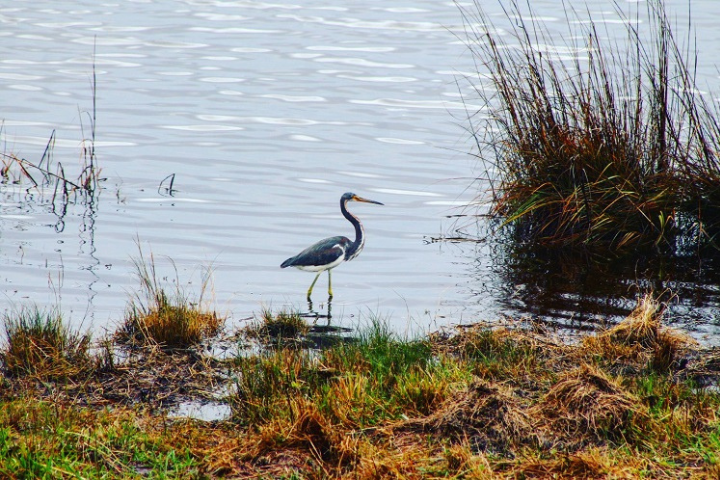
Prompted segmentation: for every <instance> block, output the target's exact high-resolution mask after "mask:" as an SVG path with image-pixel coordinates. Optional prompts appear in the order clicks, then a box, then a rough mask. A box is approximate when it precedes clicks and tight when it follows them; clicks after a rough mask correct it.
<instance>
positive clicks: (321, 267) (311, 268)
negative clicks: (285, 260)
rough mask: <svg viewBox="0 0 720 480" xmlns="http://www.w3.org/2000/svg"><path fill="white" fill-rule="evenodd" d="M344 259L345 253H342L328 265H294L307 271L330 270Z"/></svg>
mask: <svg viewBox="0 0 720 480" xmlns="http://www.w3.org/2000/svg"><path fill="white" fill-rule="evenodd" d="M344 260H345V255H340V256H339V257H338V258H337V260H335V261H334V262H332V263H328V264H327V265H294V267H295V268H297V269H299V270H304V271H306V272H323V271H325V270H330V269H331V268H335V267H337V266H338V265H340V264H341V263H342V262H343V261H344Z"/></svg>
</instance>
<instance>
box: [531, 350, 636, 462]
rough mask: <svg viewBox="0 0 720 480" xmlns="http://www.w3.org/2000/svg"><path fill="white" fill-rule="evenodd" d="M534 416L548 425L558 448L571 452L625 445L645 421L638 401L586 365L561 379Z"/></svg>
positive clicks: (536, 408) (604, 374) (603, 374)
mask: <svg viewBox="0 0 720 480" xmlns="http://www.w3.org/2000/svg"><path fill="white" fill-rule="evenodd" d="M533 412H535V413H537V414H540V416H541V417H542V418H544V419H545V420H546V421H548V422H549V426H550V428H551V430H552V431H553V432H554V433H555V438H557V439H558V440H559V441H560V444H559V447H560V448H561V449H563V450H565V449H569V450H571V451H575V450H577V449H578V448H579V447H582V446H584V445H587V444H591V443H596V442H600V443H603V442H605V441H607V440H612V441H615V442H626V441H627V440H628V439H629V437H631V436H632V434H633V432H634V430H635V429H636V428H635V427H636V426H637V425H638V424H639V423H642V422H644V421H646V420H647V419H648V414H647V411H646V408H645V407H644V406H643V405H642V403H641V402H640V400H639V399H638V398H637V397H635V396H634V395H632V394H631V393H629V392H628V391H627V389H626V388H625V387H623V386H622V385H621V384H620V382H618V381H617V380H614V379H612V378H610V377H609V376H608V375H607V374H606V373H605V372H603V371H602V370H600V369H598V368H597V367H595V366H593V365H589V364H584V365H581V366H580V367H579V368H577V369H576V370H573V371H570V372H567V373H565V374H564V375H562V377H561V378H560V379H559V380H558V382H557V383H555V385H553V386H552V387H551V388H550V390H549V391H548V392H547V394H545V395H544V396H543V398H542V400H541V401H540V403H539V404H538V405H537V406H536V407H534V408H533ZM535 417H537V415H535Z"/></svg>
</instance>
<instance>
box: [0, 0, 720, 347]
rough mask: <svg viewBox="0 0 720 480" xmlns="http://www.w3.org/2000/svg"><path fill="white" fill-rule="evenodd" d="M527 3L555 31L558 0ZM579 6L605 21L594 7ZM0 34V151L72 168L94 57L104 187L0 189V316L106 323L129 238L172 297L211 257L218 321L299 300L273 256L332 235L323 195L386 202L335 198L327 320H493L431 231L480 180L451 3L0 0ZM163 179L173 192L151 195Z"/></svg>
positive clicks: (498, 286)
mask: <svg viewBox="0 0 720 480" xmlns="http://www.w3.org/2000/svg"><path fill="white" fill-rule="evenodd" d="M633 3H634V2H633ZM533 5H534V8H536V12H537V13H538V14H539V15H540V16H541V17H542V19H543V20H544V21H546V22H547V23H548V24H549V25H550V26H551V28H554V27H553V26H554V25H557V26H558V29H559V30H562V29H561V28H560V27H561V26H562V25H563V24H564V22H565V21H566V18H565V17H564V16H563V15H558V11H557V2H550V1H545V2H533ZM629 5H632V3H629ZM693 5H694V7H693V8H695V9H699V10H700V11H703V9H705V11H707V12H708V13H710V14H711V15H709V16H708V15H697V12H696V17H697V18H699V21H698V22H697V23H696V25H695V26H696V27H697V28H698V29H699V30H701V31H702V32H703V34H702V35H700V38H701V40H702V41H701V45H700V47H701V49H704V50H703V58H709V59H712V58H713V57H712V51H708V50H712V49H713V48H715V49H716V48H717V47H716V46H715V47H714V46H713V45H716V43H713V42H712V41H711V39H709V38H708V35H709V36H712V40H717V34H716V29H715V27H714V25H717V20H720V18H718V15H717V14H716V13H715V11H716V9H715V8H714V7H713V6H712V5H714V4H712V3H710V2H707V1H706V2H693ZM488 8H489V9H491V10H492V9H493V8H494V9H495V10H499V7H498V6H497V5H495V6H494V7H493V6H492V5H488ZM583 8H584V7H583ZM588 10H589V11H590V13H591V14H592V15H593V18H598V17H597V16H598V15H600V16H602V18H605V19H606V20H607V22H608V23H613V22H617V21H618V16H617V14H616V13H615V11H614V9H613V7H612V4H611V3H610V2H605V1H599V0H598V1H595V2H592V3H591V4H590V5H589V7H588ZM685 13H686V12H681V13H680V15H682V14H685ZM713 16H714V19H713ZM0 25H1V26H2V28H1V29H0V45H2V51H3V55H2V56H1V57H0V92H2V93H0V95H2V105H3V107H4V108H3V112H2V118H3V119H4V125H3V132H2V133H3V135H2V140H3V141H4V151H5V152H8V153H14V154H16V155H18V156H21V157H24V158H26V159H28V160H30V161H33V162H37V161H39V159H40V158H41V157H42V154H43V151H44V149H45V145H46V143H47V141H48V138H49V137H50V135H51V132H52V131H53V130H54V129H56V130H57V132H56V142H55V146H54V150H53V152H54V153H53V162H54V164H53V165H56V164H57V163H58V162H59V163H62V165H63V167H64V168H65V170H66V172H74V171H76V170H77V169H78V168H79V167H78V165H79V161H78V159H79V157H80V153H81V142H82V139H83V138H87V134H88V122H89V116H88V112H89V111H90V110H91V107H92V86H91V84H92V82H91V78H92V71H93V64H95V68H96V71H97V129H96V133H97V141H96V144H95V146H96V152H97V155H98V161H99V165H100V166H101V168H102V177H104V178H106V179H107V180H106V181H105V182H104V183H103V187H104V189H103V191H102V192H101V194H100V196H99V198H98V199H97V201H96V203H94V204H92V205H90V206H82V205H75V206H74V207H73V206H71V208H70V209H69V210H68V212H67V215H66V216H65V217H64V218H62V220H60V219H59V218H58V215H56V214H54V213H52V212H50V211H49V203H50V202H51V197H52V193H53V192H51V191H45V192H43V191H38V190H37V189H34V190H30V191H26V190H25V189H24V188H19V187H18V186H13V185H5V186H4V187H3V190H2V197H1V198H0V200H1V201H2V203H0V265H2V277H1V278H2V292H3V296H2V302H3V303H4V304H5V306H7V307H12V306H17V305H20V304H22V303H23V302H25V301H34V302H36V303H38V304H40V305H55V304H60V306H61V308H62V310H63V311H64V312H66V314H67V316H68V317H70V318H72V320H73V322H76V323H82V324H83V325H86V326H89V327H91V328H93V329H95V330H102V329H103V328H109V329H112V328H114V324H116V323H117V322H118V321H119V320H120V319H121V318H122V314H123V311H124V309H125V306H126V303H127V300H128V297H129V295H130V294H131V293H132V292H133V291H135V290H137V287H138V282H137V279H136V278H135V277H134V276H133V272H134V269H133V265H132V261H131V259H132V257H136V256H137V255H138V249H137V246H136V239H137V238H139V240H140V242H141V243H142V244H143V249H144V250H145V252H146V253H147V252H148V251H149V250H152V252H153V253H154V255H155V261H156V263H157V264H158V267H159V268H160V270H161V271H162V273H163V276H167V278H168V281H173V279H175V278H176V276H177V278H178V279H179V280H178V281H179V283H180V284H181V285H184V286H185V288H186V289H187V291H188V292H198V291H199V289H200V283H201V282H202V270H203V268H206V267H211V268H212V269H213V272H214V273H213V283H212V295H213V296H214V298H215V300H216V304H217V308H218V310H219V311H220V312H225V313H227V314H229V315H230V316H231V318H232V319H234V320H236V321H239V320H241V319H244V318H247V317H248V316H251V315H252V314H253V313H254V312H258V311H259V310H260V309H261V308H263V307H272V308H275V309H278V308H281V307H285V306H290V307H295V308H300V309H303V308H305V303H304V294H305V291H306V290H307V287H308V286H309V283H310V282H311V280H312V278H313V276H312V275H311V274H308V273H304V272H299V271H295V270H292V271H288V270H281V269H280V268H279V264H280V263H281V262H282V261H283V260H284V259H285V258H287V257H289V256H292V255H294V254H296V253H297V252H299V251H300V250H301V249H303V248H305V247H306V246H307V245H309V244H310V243H312V242H314V241H316V240H318V239H320V238H323V237H325V236H330V235H338V234H343V235H347V236H352V228H351V226H350V225H349V224H348V223H347V222H346V221H345V220H344V219H343V218H342V217H341V216H340V213H339V208H338V200H339V198H340V195H341V194H342V193H343V192H345V191H353V192H355V193H357V194H359V195H362V196H366V197H369V198H371V199H374V200H378V201H380V202H383V203H384V204H385V206H382V207H381V206H376V205H366V204H355V205H352V207H353V208H352V209H353V211H354V212H355V213H356V214H357V215H358V216H359V217H360V218H361V219H362V220H363V222H364V225H365V230H366V233H367V242H366V247H365V251H364V252H363V253H362V255H361V256H360V257H359V258H358V259H357V260H355V261H353V262H352V263H350V264H348V265H343V266H341V267H339V268H338V269H336V270H335V271H334V272H335V273H334V274H333V290H334V293H335V298H334V300H333V310H332V313H333V316H334V319H335V320H334V321H336V322H338V323H342V324H348V325H352V324H354V323H355V322H357V321H358V318H359V317H362V316H367V315H368V314H379V315H381V316H384V317H387V318H388V319H389V320H390V322H391V324H392V325H393V326H394V328H395V329H396V330H397V331H399V332H402V333H404V332H407V331H409V330H416V329H420V330H425V329H431V328H436V327H438V326H440V325H445V324H449V323H458V322H463V321H473V320H476V319H477V318H487V319H491V318H493V317H494V316H496V315H497V314H499V313H500V312H503V311H507V309H508V305H507V303H504V302H502V301H499V300H501V298H499V297H500V296H505V295H506V287H507V285H508V284H512V281H508V280H507V279H506V278H502V276H501V275H497V269H496V268H494V267H493V258H494V256H495V253H494V251H493V250H492V248H490V247H489V246H487V245H485V244H452V243H432V242H429V239H430V238H431V237H435V236H440V235H442V234H448V233H452V230H453V228H454V226H455V223H454V222H455V221H456V218H455V215H456V214H458V213H460V211H461V210H460V209H459V208H460V206H462V205H465V204H466V203H467V202H470V201H472V199H473V198H474V197H475V195H476V193H477V188H478V185H477V184H476V183H474V177H475V176H476V175H479V173H480V172H479V171H478V170H479V169H478V166H477V165H476V163H475V162H474V161H473V160H472V157H470V156H468V155H467V154H468V152H470V151H472V148H473V142H472V141H471V138H470V137H469V135H468V133H467V132H466V129H467V127H468V125H467V121H466V118H465V117H466V107H468V105H466V104H465V103H464V102H463V98H462V97H461V95H460V94H459V89H464V90H465V91H466V94H467V93H468V92H469V86H468V85H467V84H466V83H465V82H463V81H459V82H458V79H462V78H463V76H464V75H468V74H470V75H471V74H473V72H475V66H474V65H473V62H472V58H471V57H470V55H469V54H468V52H467V49H466V47H465V46H464V44H463V41H462V39H463V38H464V35H463V27H462V17H461V15H460V13H459V10H458V8H457V6H456V5H455V4H454V3H453V2H442V1H440V2H438V1H431V0H418V1H414V2H410V1H406V0H405V1H398V2H379V1H370V2H368V1H363V2H341V3H340V4H337V5H335V4H328V3H327V2H318V1H307V2H302V4H292V3H264V2H259V1H230V2H225V1H215V0H206V1H173V2H170V1H160V2H151V1H126V2H117V3H107V2H104V3H96V2H89V1H78V2H62V1H61V2H32V3H30V2H16V3H15V4H13V6H9V7H8V6H6V7H0ZM705 33H707V34H708V35H705ZM93 52H95V54H94V55H93ZM712 75H714V74H710V78H714V77H712ZM715 76H716V75H715ZM467 98H473V97H472V96H471V97H467ZM469 108H470V110H477V109H481V108H480V106H479V105H472V104H471V105H469ZM81 125H83V126H84V129H85V131H84V132H83V131H82V130H81ZM171 174H175V180H174V189H176V191H175V192H174V194H173V195H172V196H170V195H168V194H167V192H164V191H163V190H162V189H161V190H159V189H158V187H159V184H160V182H161V181H162V180H163V179H165V178H166V177H167V176H168V175H171ZM70 176H71V175H70ZM480 187H482V186H480ZM170 259H171V260H172V262H171V261H170ZM176 272H177V273H176ZM326 281H327V280H326V276H323V277H321V279H320V280H319V282H318V285H317V286H316V289H315V295H314V298H315V300H316V307H319V308H321V309H322V308H324V307H325V305H323V300H324V292H325V288H326ZM631 297H632V295H629V296H628V298H631Z"/></svg>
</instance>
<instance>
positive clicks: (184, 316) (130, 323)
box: [117, 243, 225, 351]
mask: <svg viewBox="0 0 720 480" xmlns="http://www.w3.org/2000/svg"><path fill="white" fill-rule="evenodd" d="M138 249H139V250H140V256H139V258H138V259H135V260H134V264H135V268H136V272H137V275H138V277H139V279H140V282H141V292H140V293H138V294H136V295H135V297H134V298H133V299H132V300H131V302H130V305H129V307H128V311H127V313H126V316H125V322H124V324H123V326H122V328H121V330H120V331H119V332H118V336H117V338H118V340H119V341H121V342H124V343H130V344H139V345H157V346H160V347H161V348H162V349H164V350H167V351H171V350H182V349H188V348H190V347H193V346H195V345H197V344H199V343H200V342H202V341H203V340H204V339H206V338H209V337H212V336H214V335H217V334H218V333H219V332H220V331H221V329H222V328H223V326H224V323H225V319H224V318H222V317H220V316H218V315H217V313H216V312H214V311H211V310H208V309H205V308H204V307H203V294H204V292H205V289H206V287H207V286H208V283H209V276H207V277H206V278H205V279H204V281H203V285H202V289H201V293H200V299H199V300H198V301H197V302H192V301H190V299H189V298H188V296H187V295H186V294H184V292H183V291H182V289H181V288H180V286H179V282H176V286H175V289H176V291H175V294H174V296H173V297H170V296H169V295H168V293H167V292H166V291H165V289H164V288H163V286H162V285H161V284H160V281H159V280H158V273H157V270H156V266H155V260H154V257H153V255H152V253H151V254H150V258H149V259H148V260H146V259H145V258H144V257H143V254H142V249H141V248H140V244H139V243H138Z"/></svg>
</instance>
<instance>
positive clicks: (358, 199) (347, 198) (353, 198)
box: [340, 192, 384, 205]
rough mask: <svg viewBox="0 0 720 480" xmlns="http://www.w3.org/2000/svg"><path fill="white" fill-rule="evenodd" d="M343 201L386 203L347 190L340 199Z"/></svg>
mask: <svg viewBox="0 0 720 480" xmlns="http://www.w3.org/2000/svg"><path fill="white" fill-rule="evenodd" d="M340 201H341V202H343V203H347V202H364V203H374V204H376V205H384V203H380V202H376V201H375V200H368V199H367V198H363V197H358V196H357V195H355V194H354V193H352V192H347V193H345V194H343V196H342V198H341V199H340Z"/></svg>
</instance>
